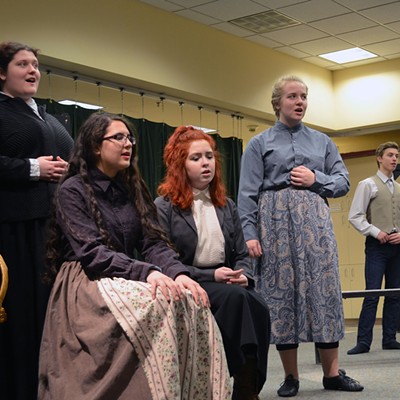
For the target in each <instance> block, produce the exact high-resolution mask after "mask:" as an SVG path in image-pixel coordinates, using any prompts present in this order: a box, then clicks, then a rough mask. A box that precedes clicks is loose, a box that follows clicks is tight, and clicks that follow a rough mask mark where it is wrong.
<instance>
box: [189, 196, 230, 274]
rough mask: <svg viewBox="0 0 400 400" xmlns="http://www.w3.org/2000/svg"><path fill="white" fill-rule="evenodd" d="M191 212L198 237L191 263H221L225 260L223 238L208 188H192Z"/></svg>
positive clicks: (199, 264) (207, 264)
mask: <svg viewBox="0 0 400 400" xmlns="http://www.w3.org/2000/svg"><path fill="white" fill-rule="evenodd" d="M192 213H193V218H194V222H195V223H196V228H197V237H198V241H197V247H196V252H195V255H194V260H193V265H194V266H195V267H204V268H206V267H215V266H216V265H218V264H222V263H223V262H224V261H225V239H224V235H223V233H222V230H221V226H220V225H219V221H218V217H217V213H216V211H215V207H214V205H213V204H212V202H211V197H210V192H209V190H208V188H207V189H204V190H198V189H194V188H193V205H192Z"/></svg>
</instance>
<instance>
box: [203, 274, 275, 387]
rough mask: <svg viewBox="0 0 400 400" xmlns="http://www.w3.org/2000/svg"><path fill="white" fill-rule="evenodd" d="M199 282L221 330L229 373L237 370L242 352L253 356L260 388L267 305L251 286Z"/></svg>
mask: <svg viewBox="0 0 400 400" xmlns="http://www.w3.org/2000/svg"><path fill="white" fill-rule="evenodd" d="M200 285H201V286H202V287H203V288H204V290H205V291H206V292H207V294H208V297H209V299H210V303H211V311H212V313H213V314H214V317H215V319H216V321H217V323H218V326H219V329H220V331H221V334H222V338H223V341H224V348H225V353H226V357H227V360H228V366H229V371H230V374H231V375H235V374H236V373H238V372H239V371H240V369H241V367H242V366H243V365H244V364H245V361H246V355H251V356H252V357H255V358H256V361H257V371H258V379H257V386H258V388H257V389H258V390H259V391H260V390H261V389H262V387H263V385H264V383H265V381H266V378H267V360H268V349H269V336H270V320H269V312H268V306H267V305H266V304H265V302H264V300H263V299H262V298H261V296H260V295H258V294H257V293H256V292H255V291H254V289H246V288H244V287H241V286H239V285H227V284H225V283H218V282H200Z"/></svg>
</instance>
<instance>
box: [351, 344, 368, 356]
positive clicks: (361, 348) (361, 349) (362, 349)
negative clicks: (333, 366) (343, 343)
mask: <svg viewBox="0 0 400 400" xmlns="http://www.w3.org/2000/svg"><path fill="white" fill-rule="evenodd" d="M368 352H369V347H367V346H365V345H364V344H361V343H357V345H356V346H355V347H353V348H352V349H350V350H349V351H348V352H347V354H349V355H352V354H361V353H368Z"/></svg>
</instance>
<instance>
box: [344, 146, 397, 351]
mask: <svg viewBox="0 0 400 400" xmlns="http://www.w3.org/2000/svg"><path fill="white" fill-rule="evenodd" d="M398 157H399V146H398V144H397V143H395V142H386V143H382V144H381V145H379V147H378V148H377V150H376V159H377V164H378V172H377V173H376V175H374V176H371V177H369V178H367V179H364V180H362V181H361V182H359V184H358V186H357V189H356V192H355V194H354V198H353V202H352V204H351V207H350V211H349V221H350V223H351V224H352V225H353V226H354V228H355V229H357V230H358V231H359V232H360V233H362V234H363V235H365V236H366V240H365V283H366V290H371V289H381V286H382V280H383V277H385V289H392V288H400V268H399V265H400V184H399V183H397V182H396V181H395V180H394V179H393V171H394V170H395V169H396V167H397V160H398ZM378 301H379V297H365V298H364V301H363V305H362V309H361V313H360V318H359V322H358V333H357V344H356V346H355V347H353V348H352V349H350V350H349V351H348V352H347V354H350V355H352V354H360V353H368V352H369V349H370V347H371V343H372V337H373V327H374V325H375V319H376V309H377V306H378ZM399 312H400V298H399V297H391V296H386V297H385V302H384V306H383V319H382V330H383V335H382V348H383V349H384V350H400V343H399V342H397V341H396V324H397V316H398V315H399Z"/></svg>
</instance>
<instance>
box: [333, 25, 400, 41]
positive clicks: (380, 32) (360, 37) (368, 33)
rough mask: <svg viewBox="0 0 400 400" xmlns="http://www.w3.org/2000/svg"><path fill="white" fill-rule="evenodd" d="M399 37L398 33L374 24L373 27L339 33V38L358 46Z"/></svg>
mask: <svg viewBox="0 0 400 400" xmlns="http://www.w3.org/2000/svg"><path fill="white" fill-rule="evenodd" d="M399 28H400V25H399ZM398 37H399V35H398V34H396V33H395V32H393V31H391V30H389V29H386V28H384V27H383V26H374V27H373V28H368V29H361V30H359V31H354V32H349V33H344V34H343V35H338V38H339V39H342V40H346V41H347V42H349V43H353V44H354V45H356V46H364V45H366V44H372V43H377V42H383V41H385V40H390V39H395V38H398Z"/></svg>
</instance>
